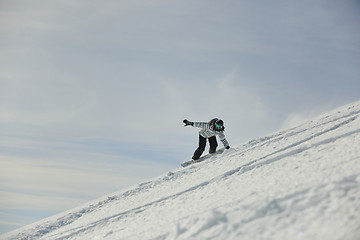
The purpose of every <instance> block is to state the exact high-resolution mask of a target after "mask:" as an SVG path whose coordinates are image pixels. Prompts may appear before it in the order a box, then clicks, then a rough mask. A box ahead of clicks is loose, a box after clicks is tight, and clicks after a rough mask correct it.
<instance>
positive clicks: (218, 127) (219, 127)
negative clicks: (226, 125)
mask: <svg viewBox="0 0 360 240" xmlns="http://www.w3.org/2000/svg"><path fill="white" fill-rule="evenodd" d="M215 127H216V128H217V129H222V128H223V126H222V125H219V124H217V123H215Z"/></svg>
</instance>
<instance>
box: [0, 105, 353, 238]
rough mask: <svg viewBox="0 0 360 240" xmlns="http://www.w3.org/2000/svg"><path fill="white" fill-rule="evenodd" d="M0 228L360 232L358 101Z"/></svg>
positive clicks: (104, 232)
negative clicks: (78, 203) (72, 205)
mask: <svg viewBox="0 0 360 240" xmlns="http://www.w3.org/2000/svg"><path fill="white" fill-rule="evenodd" d="M179 164H180V163H179ZM0 237H1V239H251V240H254V239H342V240H343V239H349V240H356V239H360V101H358V102H355V103H352V104H349V105H346V106H344V107H341V108H338V109H335V110H333V111H331V112H328V113H326V114H323V115H322V116H320V117H318V118H316V119H313V120H312V121H308V122H306V123H304V124H302V125H300V126H297V127H294V128H291V129H288V130H285V131H281V132H277V133H274V134H272V135H269V136H266V137H263V138H258V139H255V140H252V141H250V142H248V143H246V144H242V145H239V146H236V147H234V148H232V149H230V150H227V151H225V152H224V153H222V154H219V155H214V156H213V157H211V158H209V159H208V160H206V161H204V162H201V163H198V164H193V165H191V166H189V167H187V168H178V169H175V170H173V171H170V172H168V173H167V174H165V175H163V176H159V177H157V178H154V179H151V180H149V181H147V182H144V183H141V184H139V185H137V186H133V187H130V188H128V189H126V190H123V191H120V192H118V193H115V194H112V195H109V196H106V197H104V198H102V199H98V200H95V201H93V202H90V203H88V204H84V205H82V206H80V207H78V208H76V209H72V210H70V211H67V212H64V213H61V214H58V215H56V216H53V217H50V218H47V219H44V220H42V221H40V222H37V223H34V224H32V225H28V226H25V227H23V228H21V229H18V230H16V231H13V232H10V233H7V234H5V235H2V236H0Z"/></svg>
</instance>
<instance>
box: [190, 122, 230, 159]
mask: <svg viewBox="0 0 360 240" xmlns="http://www.w3.org/2000/svg"><path fill="white" fill-rule="evenodd" d="M183 123H185V126H189V125H190V126H193V127H198V128H201V130H200V132H199V147H198V148H197V149H196V150H195V152H194V155H193V157H192V159H193V160H197V159H199V158H200V156H201V154H202V153H203V152H204V150H205V146H206V139H208V140H209V143H210V149H209V153H215V152H216V148H217V146H218V143H217V141H216V135H218V136H219V138H220V140H221V142H222V143H223V144H224V147H225V148H226V149H229V148H230V146H229V143H228V141H227V140H226V138H225V134H224V130H225V127H224V122H223V120H221V119H218V118H214V119H212V120H210V122H190V121H188V120H187V119H184V121H183Z"/></svg>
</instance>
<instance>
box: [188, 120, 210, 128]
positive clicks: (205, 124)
mask: <svg viewBox="0 0 360 240" xmlns="http://www.w3.org/2000/svg"><path fill="white" fill-rule="evenodd" d="M183 123H185V126H189V125H191V126H193V127H197V128H210V124H209V123H208V122H190V121H189V120H187V119H184V121H183Z"/></svg>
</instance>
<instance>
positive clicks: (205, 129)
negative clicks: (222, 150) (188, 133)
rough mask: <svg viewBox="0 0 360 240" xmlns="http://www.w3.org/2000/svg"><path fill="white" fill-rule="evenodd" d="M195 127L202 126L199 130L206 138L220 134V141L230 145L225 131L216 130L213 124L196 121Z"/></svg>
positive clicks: (225, 145)
mask: <svg viewBox="0 0 360 240" xmlns="http://www.w3.org/2000/svg"><path fill="white" fill-rule="evenodd" d="M193 127H198V128H201V130H200V132H199V134H200V136H202V137H204V138H210V137H213V136H219V138H220V141H221V142H222V143H223V144H224V147H227V146H229V143H228V141H227V140H226V138H225V134H224V131H215V130H214V127H213V125H212V124H210V123H208V122H194V125H193Z"/></svg>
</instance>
